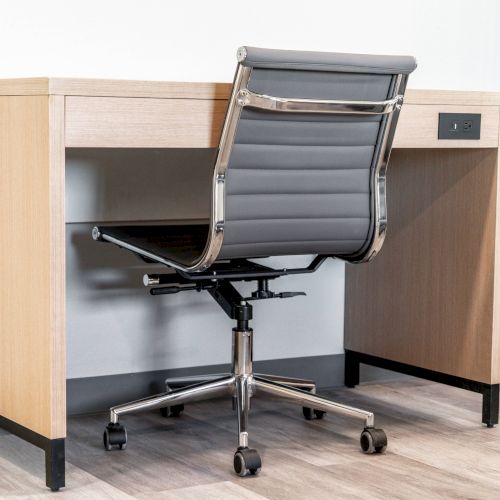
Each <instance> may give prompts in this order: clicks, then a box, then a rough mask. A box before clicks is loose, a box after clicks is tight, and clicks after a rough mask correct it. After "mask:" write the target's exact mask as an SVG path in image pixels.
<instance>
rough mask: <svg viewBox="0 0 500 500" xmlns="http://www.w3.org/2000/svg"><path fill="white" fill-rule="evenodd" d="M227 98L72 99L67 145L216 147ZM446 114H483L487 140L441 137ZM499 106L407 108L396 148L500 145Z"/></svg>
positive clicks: (483, 136) (68, 101)
mask: <svg viewBox="0 0 500 500" xmlns="http://www.w3.org/2000/svg"><path fill="white" fill-rule="evenodd" d="M226 104H227V103H226V101H221V100H203V99H141V98H129V99H126V98H104V97H67V98H66V146H67V147H216V146H217V145H218V142H219V136H220V131H221V129H222V123H223V120H224V116H225V111H226ZM440 112H450V113H457V112H470V113H481V139H480V140H477V141H464V140H461V141H455V140H446V141H443V140H438V138H437V137H438V132H437V131H438V115H439V113H440ZM498 129H499V116H498V108H496V107H493V106H480V107H478V106H440V105H411V104H405V105H404V106H403V110H402V114H401V118H400V121H399V125H398V128H397V131H396V137H395V139H394V147H395V148H457V147H460V148H481V147H484V148H490V147H498Z"/></svg>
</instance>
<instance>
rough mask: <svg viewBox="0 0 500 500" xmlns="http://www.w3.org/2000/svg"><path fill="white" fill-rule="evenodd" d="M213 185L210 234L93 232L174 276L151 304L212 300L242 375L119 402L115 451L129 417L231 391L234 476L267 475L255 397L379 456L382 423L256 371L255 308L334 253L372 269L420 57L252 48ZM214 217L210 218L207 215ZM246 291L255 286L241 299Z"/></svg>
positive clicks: (136, 229) (244, 59) (204, 228)
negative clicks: (279, 281) (357, 438)
mask: <svg viewBox="0 0 500 500" xmlns="http://www.w3.org/2000/svg"><path fill="white" fill-rule="evenodd" d="M237 57H238V67H237V70H236V76H235V79H234V84H233V90H232V94H231V97H230V100H229V106H228V111H227V115H226V119H225V123H224V127H223V131H222V136H221V140H220V145H219V150H218V155H217V159H216V161H215V165H214V172H213V181H212V205H211V213H210V214H209V216H208V219H209V220H208V223H207V224H205V225H142V226H113V227H95V228H94V229H93V237H94V239H95V240H99V241H107V242H111V243H114V244H116V245H118V246H119V247H122V248H125V249H127V250H130V251H132V252H135V253H136V254H138V255H139V256H141V257H142V258H143V259H145V260H146V261H148V262H155V263H161V264H164V265H165V266H168V267H169V268H172V269H173V270H174V271H175V272H173V273H169V274H161V275H146V276H145V277H144V281H145V285H146V286H150V287H152V288H151V290H150V292H151V294H152V295H163V294H170V293H178V292H180V291H186V290H197V291H201V290H207V291H208V292H209V293H210V294H211V295H212V297H213V298H214V299H215V300H216V301H217V303H218V304H219V305H220V306H221V307H222V309H223V310H224V311H225V312H226V314H228V316H229V317H230V318H232V319H233V320H235V321H236V326H235V328H233V335H232V342H233V360H232V372H231V373H228V374H218V375H209V376H206V377H187V378H177V379H169V380H167V381H166V392H165V393H163V394H159V395H156V396H152V397H147V398H144V399H141V400H139V401H134V402H131V403H126V404H123V405H119V406H115V407H114V408H111V410H110V419H111V422H110V424H108V426H107V427H106V430H105V432H104V445H105V447H106V449H108V450H110V449H111V448H115V447H116V448H120V449H123V448H125V446H126V443H127V434H126V430H125V428H124V426H123V425H122V424H120V423H119V422H118V420H119V418H120V417H121V416H122V415H124V414H126V413H132V412H136V411H142V410H148V409H154V408H161V409H163V414H164V415H173V416H178V415H179V414H180V413H181V412H182V410H183V408H184V406H183V405H184V403H187V402H190V401H195V400H201V399H207V398H211V397H213V396H220V395H224V394H226V395H227V396H232V397H233V401H235V405H236V409H237V416H238V448H237V450H236V452H235V455H234V469H235V471H236V473H237V474H239V475H242V476H243V475H245V474H247V473H251V474H255V473H257V472H258V471H259V470H260V468H261V459H260V456H259V454H258V452H257V451H256V450H253V449H250V448H249V447H248V430H247V423H248V411H249V403H250V398H251V397H253V396H254V395H258V394H259V393H267V394H271V395H273V396H280V397H285V398H288V399H291V400H292V401H295V402H297V403H299V404H300V405H302V406H303V413H304V416H305V418H306V419H308V420H309V419H311V418H314V417H315V418H322V417H323V415H324V414H325V412H328V411H333V412H335V411H339V412H343V413H347V414H352V415H357V416H360V417H362V418H363V419H364V421H365V425H364V430H363V432H362V434H361V448H362V450H363V451H364V452H366V453H381V452H383V451H384V450H385V449H386V446H387V437H386V435H385V433H384V431H383V430H381V429H376V428H375V427H374V415H373V413H371V412H369V411H364V410H360V409H357V408H352V407H349V406H346V405H343V404H339V403H336V402H333V401H331V400H329V399H327V398H324V397H321V396H318V395H316V394H315V392H316V386H315V383H314V382H313V381H311V380H299V379H292V378H285V377H277V376H272V375H258V374H254V372H253V368H252V337H253V331H252V329H251V328H250V326H249V323H250V320H251V319H252V306H251V304H250V302H251V301H254V300H265V299H270V298H287V297H293V296H295V295H300V294H301V293H300V292H299V293H297V292H281V293H276V292H273V291H271V290H270V288H269V281H270V280H274V279H276V278H278V277H280V276H285V275H291V274H301V273H310V272H313V271H315V270H316V269H318V267H319V266H320V265H321V263H322V262H323V261H324V260H325V259H326V258H328V257H336V258H340V259H343V260H345V261H348V262H353V263H357V262H366V261H368V260H370V259H371V258H372V257H373V256H374V255H375V254H376V253H377V251H378V250H379V249H380V247H381V245H382V242H383V239H384V235H385V231H386V224H387V218H386V205H385V171H386V166H387V162H388V160H389V154H390V151H391V144H392V140H393V137H394V132H395V128H396V123H397V119H398V115H399V110H400V109H401V105H402V103H403V95H404V91H405V88H406V82H407V78H408V75H409V74H410V73H411V72H412V71H413V70H414V69H415V67H416V63H415V60H414V58H413V57H406V56H378V55H354V54H335V53H323V52H300V51H286V50H267V49H258V48H252V47H242V48H240V49H239V50H238V55H237ZM207 215H208V214H207ZM299 254H308V255H309V254H311V255H316V257H314V259H313V260H312V262H311V264H310V265H309V266H308V267H306V268H301V269H273V268H270V267H268V266H265V265H263V264H260V263H256V262H254V261H250V260H248V259H256V258H259V257H268V256H279V255H299ZM235 281H256V282H257V290H256V291H255V292H254V293H252V295H251V296H250V297H243V296H241V295H240V293H239V292H238V291H237V290H236V288H235V287H234V286H233V285H232V282H235Z"/></svg>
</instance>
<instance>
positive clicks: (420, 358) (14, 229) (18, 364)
mask: <svg viewBox="0 0 500 500" xmlns="http://www.w3.org/2000/svg"><path fill="white" fill-rule="evenodd" d="M229 91H230V85H229V84H225V83H220V84H219V83H174V82H134V81H108V80H81V79H80V80H79V79H52V78H51V79H48V78H34V79H17V80H0V252H1V253H0V276H1V277H2V278H1V279H2V281H1V286H0V384H1V385H0V415H1V417H0V424H2V425H3V426H4V427H6V428H8V429H9V430H11V431H12V432H14V433H16V434H18V435H20V436H21V437H23V438H24V439H27V440H28V441H30V442H32V443H34V444H36V445H37V446H39V447H41V448H43V449H44V450H45V451H46V464H47V485H48V486H50V487H52V488H54V489H57V488H58V487H60V486H62V485H64V439H65V436H66V402H65V391H66V388H65V381H66V369H65V215H64V199H65V196H64V190H65V185H64V171H65V148H69V147H94V148H95V147H106V148H121V147H137V148H149V147H163V148H178V147H183V148H186V147H189V148H209V147H216V146H217V144H218V139H219V134H220V130H221V125H222V121H223V118H224V113H225V110H226V105H227V98H228V95H229ZM499 106H500V95H499V94H493V93H483V92H450V91H427V90H422V91H419V90H413V91H412V90H409V91H408V93H407V98H406V103H405V105H404V107H403V112H402V116H401V119H400V127H399V130H398V133H397V136H396V140H395V147H396V148H401V150H400V151H396V152H395V154H394V158H393V161H392V162H391V167H390V171H389V175H390V177H389V178H390V183H389V189H390V191H389V199H391V197H393V198H394V201H392V202H391V204H390V206H389V208H390V217H391V222H390V223H391V226H390V227H391V229H390V233H389V238H388V244H387V246H386V248H387V251H385V249H384V251H383V253H382V255H381V256H379V257H378V258H377V259H376V260H375V261H374V263H373V264H372V265H370V266H358V268H349V271H348V273H347V316H346V318H347V323H346V346H347V347H348V348H349V349H353V350H354V349H355V350H358V351H359V352H365V351H366V352H369V353H370V354H373V353H375V354H378V355H380V354H382V355H384V356H385V355H386V356H389V357H391V356H392V358H391V359H397V358H398V356H399V353H400V352H403V353H405V352H407V351H409V353H410V355H409V357H408V356H406V357H405V356H403V358H404V360H405V362H406V361H415V362H416V363H423V364H424V365H426V366H430V367H435V368H436V367H437V366H438V365H439V363H444V364H443V366H445V369H446V370H449V371H451V372H453V373H461V371H462V370H465V372H466V373H467V375H468V376H470V377H473V376H477V377H478V380H481V381H483V382H488V381H489V382H492V381H493V380H496V381H498V380H497V378H498V377H500V369H498V368H495V369H494V370H493V369H491V370H489V369H488V368H487V367H491V366H493V364H494V363H496V364H495V366H496V367H499V366H500V360H499V359H498V358H499V356H500V351H499V347H498V343H499V342H500V337H499V336H498V335H497V334H494V333H493V332H494V331H496V330H497V329H498V321H499V319H498V318H499V316H498V314H496V315H495V314H494V311H496V310H498V308H495V307H494V305H495V304H496V303H497V302H498V301H499V300H500V299H499V297H500V294H499V293H494V292H495V290H496V291H497V292H498V286H496V287H495V282H496V281H498V278H497V275H498V273H496V274H495V270H496V269H497V268H498V266H496V265H495V263H496V259H498V257H497V256H496V254H495V251H497V248H498V245H497V244H496V241H495V235H496V234H500V231H497V230H496V225H497V220H498V219H497V218H496V199H497V186H496V179H497V176H496V172H497V168H498V163H497V161H498V154H497V152H498V130H499ZM442 111H450V112H456V111H469V112H478V113H481V114H482V133H481V140H479V141H446V142H444V141H443V142H442V141H439V142H438V141H437V139H436V138H437V114H438V112H442ZM403 148H404V150H403ZM409 148H412V149H409ZM434 148H448V151H443V150H442V149H439V150H438V149H434ZM449 148H453V149H449ZM466 149H467V151H465V150H466ZM398 172H400V173H401V174H400V175H398V174H397V173H398ZM420 173H422V174H420ZM417 174H418V175H417ZM436 182H437V183H436ZM447 189H448V190H449V191H450V195H449V196H445V194H446V193H447V192H448V191H446V190H447ZM440 194H441V195H442V196H441V198H440V196H439V195H440ZM422 203H424V206H421V204H422ZM426 203H427V204H428V206H427V205H425V204H426ZM417 205H418V206H420V207H421V208H422V209H421V211H420V215H421V216H420V217H416V219H415V222H411V220H410V221H408V219H409V218H410V217H411V215H412V214H413V212H412V211H415V210H416V208H415V207H416V206H417ZM405 207H406V208H405ZM425 207H427V208H428V210H427V212H428V213H429V214H432V217H429V216H428V215H426V212H425V210H423V208H425ZM398 220H399V221H401V222H398ZM412 220H413V219H412ZM418 221H421V222H420V223H418ZM409 222H411V225H410V226H408V227H409V229H405V227H406V225H407V224H408V223H409ZM426 224H427V225H428V229H426V230H425V231H424V233H425V236H422V237H420V236H419V230H420V229H422V228H423V227H427V225H426ZM400 226H401V229H400V230H399V229H398V227H400ZM398 233H399V235H398ZM396 236H398V237H397V238H396ZM393 238H394V242H392V239H393ZM448 238H451V239H448ZM444 240H446V241H444ZM396 243H397V244H396ZM444 243H446V245H445V246H442V245H441V244H444ZM445 252H446V253H445ZM497 253H498V252H497ZM431 263H432V265H431ZM458 264H460V266H458ZM422 266H424V267H425V269H426V270H428V271H429V272H430V273H431V274H430V275H428V274H423V273H421V272H420V268H421V267H422ZM457 271H458V272H457ZM426 272H427V271H426ZM441 276H442V277H443V278H442V279H441ZM495 280H496V281H495ZM401 281H404V286H401V285H400V286H397V285H398V283H401ZM447 286H451V287H453V289H454V290H455V289H458V290H462V291H463V293H462V294H458V295H459V296H458V297H456V298H454V299H453V300H452V301H450V302H448V303H447V302H446V300H444V299H443V297H442V294H445V295H446V293H445V288H446V287H447ZM392 290H396V291H397V292H396V293H400V294H401V296H400V297H399V300H400V302H401V303H402V304H406V305H408V304H411V305H412V307H411V308H410V310H407V309H405V308H400V309H399V310H397V309H396V308H395V307H389V305H390V301H392V300H393V299H394V297H393V295H394V292H392ZM440 294H441V295H440ZM436 297H437V298H436ZM402 304H401V305H402ZM429 308H430V309H429ZM457 308H458V309H459V310H460V311H462V312H461V313H460V314H457V312H456V309H457ZM427 310H432V311H433V312H432V313H431V314H430V316H429V317H428V318H427V319H426V320H425V321H424V320H423V319H422V316H423V315H422V311H427ZM380 311H383V314H380ZM406 314H407V315H408V318H411V319H410V320H408V321H405V317H406V316H405V315H406ZM424 316H425V314H424ZM453 318H454V319H453ZM457 318H458V319H457ZM452 319H453V321H452ZM408 322H410V323H411V324H412V325H413V326H412V328H411V329H408ZM403 323H404V327H405V330H404V332H401V328H402V327H403ZM438 327H439V328H438ZM450 328H452V329H450ZM389 330H391V331H393V330H394V331H395V330H397V331H398V333H397V334H395V335H394V336H391V335H390V334H389V333H388V331H389ZM417 332H418V334H417ZM470 332H472V333H470ZM386 335H387V336H388V338H390V339H391V341H387V340H386V338H385V336H386ZM408 335H410V336H411V337H412V338H413V339H414V340H413V341H412V342H409V340H408V338H407V337H408ZM424 341H425V342H424ZM419 342H424V347H421V349H422V351H419V350H418V349H417V348H416V347H415V346H416V344H418V343H419ZM450 342H454V343H456V345H458V346H463V345H466V346H468V347H469V349H470V352H466V351H463V350H460V348H458V347H455V348H453V349H450V348H449V347H448V350H447V349H446V347H444V348H443V349H441V350H440V351H438V352H439V354H435V353H433V355H432V356H430V357H429V358H428V359H427V358H426V352H427V351H426V349H427V350H429V349H431V346H433V345H436V344H437V345H441V344H442V345H444V346H448V345H449V343H450ZM463 342H465V344H464V343H463ZM427 343H428V344H427ZM425 346H427V347H425ZM408 348H410V349H408ZM445 352H446V356H445V355H444V353H445ZM492 353H495V354H494V355H493V354H492ZM479 360H482V361H483V362H484V366H483V365H482V366H479V367H476V368H474V366H475V365H476V364H477V363H478V361H479ZM439 366H440V365H439Z"/></svg>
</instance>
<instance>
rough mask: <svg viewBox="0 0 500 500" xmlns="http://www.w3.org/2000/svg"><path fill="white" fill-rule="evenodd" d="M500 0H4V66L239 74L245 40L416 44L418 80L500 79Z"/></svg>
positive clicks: (488, 86) (177, 76)
mask: <svg viewBox="0 0 500 500" xmlns="http://www.w3.org/2000/svg"><path fill="white" fill-rule="evenodd" d="M499 25H500V3H499V2H498V0H476V1H471V0H418V1H417V0H414V1H409V0H355V1H345V0H343V1H338V0H325V1H318V0H308V1H307V2H304V1H300V2H299V1H294V0H252V1H251V2H233V1H228V0H226V1H224V0H219V1H206V0H205V1H204V0H182V1H166V0H142V1H139V0H84V1H83V0H82V1H79V2H76V1H75V0H72V1H67V0H46V1H44V2H41V1H36V0H31V1H29V0H16V1H10V0H4V1H3V2H2V11H1V17H0V47H1V49H0V53H1V55H2V57H1V64H0V77H8V76H32V75H40V76H42V75H50V76H81V77H100V78H138V79H158V80H181V81H182V80H195V81H203V80H207V81H212V80H215V81H229V80H231V78H232V76H233V70H234V63H235V51H236V48H237V47H238V46H239V45H244V44H247V45H256V46H262V47H275V48H295V49H311V50H330V51H339V52H341V51H344V52H351V51H352V52H368V53H377V52H380V53H408V54H413V55H415V56H416V57H417V59H418V62H419V68H418V71H417V73H415V74H414V75H413V76H412V78H411V80H410V82H411V83H410V85H411V86H413V87H419V88H449V89H453V88H455V89H483V90H498V89H499V87H500V64H499V63H498V60H499V47H500V30H499Z"/></svg>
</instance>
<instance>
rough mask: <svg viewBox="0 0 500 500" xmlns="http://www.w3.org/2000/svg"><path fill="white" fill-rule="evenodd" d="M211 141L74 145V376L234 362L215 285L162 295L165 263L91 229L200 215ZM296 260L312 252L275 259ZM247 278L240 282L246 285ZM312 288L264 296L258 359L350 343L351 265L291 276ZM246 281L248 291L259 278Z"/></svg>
mask: <svg viewBox="0 0 500 500" xmlns="http://www.w3.org/2000/svg"><path fill="white" fill-rule="evenodd" d="M212 157H213V151H209V150H205V151H204V150H191V151H187V150H174V151H168V150H164V151H160V150H124V151H119V150H100V151H99V150H69V151H68V153H67V167H66V171H67V175H66V186H67V194H66V211H67V221H68V223H67V226H66V232H67V331H68V363H67V366H68V378H80V377H91V376H98V375H111V374H119V373H131V372H142V371H151V370H162V369H166V368H168V369H174V368H183V367H189V366H200V365H213V364H220V363H227V362H228V361H229V360H230V338H231V337H230V333H231V328H232V322H231V321H230V320H229V319H228V318H227V317H226V316H225V314H224V313H223V312H222V310H221V309H220V308H219V306H218V305H217V304H216V303H215V302H214V301H213V299H212V298H211V297H210V296H209V295H208V294H207V293H206V292H204V293H197V292H185V293H182V294H178V295H172V296H160V297H152V296H150V295H149V294H148V292H147V290H146V289H145V288H144V287H143V285H142V275H143V274H144V273H145V272H157V271H158V272H159V271H162V270H163V268H162V267H161V266H160V267H159V266H155V265H151V264H146V263H144V262H142V261H141V260H140V259H138V258H137V257H135V256H134V255H132V254H130V253H129V252H126V251H124V250H121V249H119V248H117V247H114V246H113V245H110V244H105V243H96V242H94V241H93V240H92V238H91V237H90V230H91V228H92V225H93V223H94V222H96V221H98V222H99V223H103V222H112V221H128V220H178V219H191V220H200V219H202V218H203V216H204V215H205V214H206V209H207V207H208V205H207V203H208V190H207V188H206V187H205V188H199V187H197V186H199V185H200V184H199V182H198V179H200V178H203V179H205V180H208V179H209V175H210V163H211V161H210V160H211V158H212ZM270 260H271V262H272V263H273V265H285V266H287V267H291V266H298V265H303V264H305V263H307V262H308V261H309V260H310V257H307V256H306V257H291V258H286V259H283V258H282V259H277V258H275V259H270ZM238 286H239V285H238ZM272 286H273V287H275V288H276V289H277V290H291V291H295V290H303V291H305V292H307V297H297V298H293V299H286V300H269V301H263V302H260V303H257V304H255V308H254V316H255V320H254V322H253V327H254V329H255V359H257V360H264V359H279V358H292V357H302V356H315V355H326V354H337V353H340V352H342V345H343V342H342V334H343V302H344V266H343V264H342V263H341V262H338V261H333V260H330V261H328V262H327V263H326V264H325V265H324V267H322V268H320V270H319V271H318V272H316V273H314V274H312V275H304V276H292V277H286V278H281V279H279V280H277V281H276V282H275V283H273V284H272ZM239 288H240V289H241V290H242V291H244V292H245V293H249V292H250V291H251V290H252V285H251V284H250V285H249V284H244V285H243V286H239Z"/></svg>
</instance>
